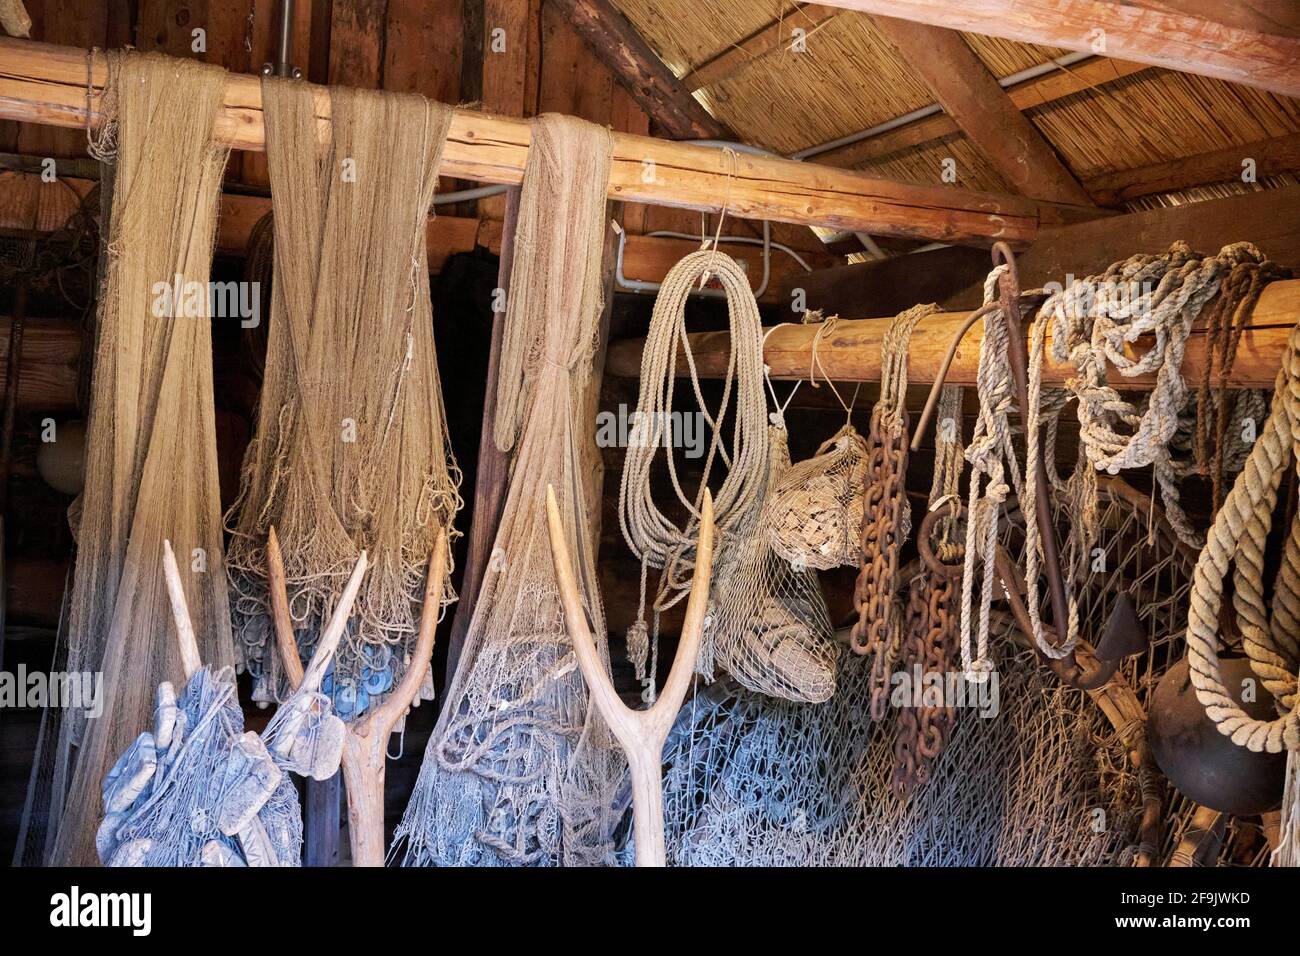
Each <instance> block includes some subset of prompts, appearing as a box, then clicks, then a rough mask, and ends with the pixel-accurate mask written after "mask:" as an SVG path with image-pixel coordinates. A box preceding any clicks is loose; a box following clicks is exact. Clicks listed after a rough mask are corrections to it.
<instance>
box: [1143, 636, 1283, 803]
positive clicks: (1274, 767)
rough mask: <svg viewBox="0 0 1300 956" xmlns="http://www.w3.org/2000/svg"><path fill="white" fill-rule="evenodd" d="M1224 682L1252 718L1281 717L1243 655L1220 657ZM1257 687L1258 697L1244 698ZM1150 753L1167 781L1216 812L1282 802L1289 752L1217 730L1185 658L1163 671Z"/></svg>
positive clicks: (1150, 722) (1150, 720)
mask: <svg viewBox="0 0 1300 956" xmlns="http://www.w3.org/2000/svg"><path fill="white" fill-rule="evenodd" d="M1219 666H1220V668H1221V670H1222V673H1223V683H1224V686H1225V687H1227V688H1228V693H1230V694H1231V695H1232V696H1233V698H1234V699H1235V700H1236V701H1237V703H1238V704H1240V705H1241V707H1242V709H1243V710H1245V711H1246V713H1248V714H1250V716H1252V717H1256V718H1259V719H1264V720H1271V719H1272V718H1274V717H1276V716H1277V712H1276V710H1275V709H1274V706H1273V697H1272V695H1271V694H1269V692H1268V691H1267V690H1265V689H1264V686H1263V684H1262V683H1261V682H1260V680H1259V678H1258V677H1256V676H1255V672H1254V671H1252V670H1251V668H1250V661H1249V660H1247V659H1246V658H1244V657H1225V658H1221V659H1220V661H1219ZM1247 687H1249V688H1253V693H1252V695H1251V696H1254V697H1255V699H1254V700H1252V701H1244V700H1242V695H1243V690H1244V689H1245V688H1247ZM1147 740H1148V742H1149V744H1150V747H1151V755H1152V756H1153V757H1154V758H1155V761H1156V764H1157V765H1159V767H1160V769H1161V770H1162V771H1163V772H1164V774H1165V776H1166V777H1168V778H1169V781H1170V782H1171V783H1172V784H1173V785H1174V786H1175V787H1177V788H1178V790H1179V791H1180V792H1181V793H1182V794H1183V795H1184V796H1186V797H1187V798H1188V799H1190V800H1194V801H1195V802H1196V803H1198V804H1200V805H1201V806H1205V807H1209V808H1210V809H1212V810H1220V811H1222V812H1224V813H1232V814H1238V815H1241V816H1252V815H1255V814H1259V813H1264V812H1266V811H1268V810H1275V809H1277V808H1278V807H1279V806H1280V805H1281V803H1282V784H1283V777H1284V775H1285V771H1286V754H1285V753H1277V754H1270V753H1254V752H1252V751H1250V750H1247V749H1246V748H1245V747H1239V746H1237V745H1236V744H1234V743H1233V742H1232V740H1231V739H1230V738H1228V737H1226V736H1224V735H1223V734H1221V733H1219V730H1218V728H1217V727H1215V725H1214V723H1213V722H1212V721H1211V720H1210V718H1209V717H1207V716H1206V714H1205V708H1204V707H1203V706H1202V705H1201V702H1200V701H1199V700H1197V699H1196V691H1195V689H1194V688H1193V687H1192V682H1191V679H1190V677H1189V668H1188V662H1187V659H1186V658H1184V659H1183V660H1181V661H1179V662H1178V663H1177V664H1175V665H1174V666H1173V667H1171V668H1169V670H1168V671H1166V672H1165V675H1164V676H1163V677H1161V678H1160V682H1159V683H1158V684H1157V685H1156V689H1155V693H1154V694H1153V695H1152V699H1151V703H1150V708H1149V716H1148V717H1147Z"/></svg>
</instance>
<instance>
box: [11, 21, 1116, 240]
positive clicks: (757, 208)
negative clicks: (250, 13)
mask: <svg viewBox="0 0 1300 956" xmlns="http://www.w3.org/2000/svg"><path fill="white" fill-rule="evenodd" d="M86 57H87V51H85V50H81V49H77V48H73V47H62V46H54V45H50V44H43V43H34V42H31V41H27V40H14V39H0V119H11V120H19V121H23V122H30V123H44V124H48V125H53V126H67V127H84V126H85V125H86V121H87V118H86V109H87V97H86V92H87V87H86V74H87V70H86ZM106 75H107V66H106V64H105V62H104V58H103V57H102V56H100V57H96V58H95V62H94V65H93V69H92V70H91V83H92V84H93V87H94V89H93V91H92V96H91V98H90V109H91V111H92V112H91V117H90V120H91V122H92V123H98V122H100V120H101V118H102V117H101V116H100V115H99V113H98V110H99V95H98V92H99V90H100V89H101V88H102V85H103V83H104V82H105V80H106ZM313 90H314V91H315V93H316V112H317V117H318V120H319V122H320V124H321V128H322V135H328V132H329V113H330V104H329V96H328V91H327V89H326V88H325V87H319V86H318V87H313ZM225 103H226V109H225V112H224V113H223V114H222V115H221V116H220V117H219V118H218V121H217V136H218V137H219V138H220V139H221V140H222V141H224V142H227V143H229V144H230V145H231V146H233V147H234V148H236V149H245V150H261V149H263V148H264V147H265V132H266V131H265V127H264V126H263V121H262V92H261V81H260V80H259V79H258V78H257V77H254V76H244V75H241V74H231V75H230V77H229V81H228V83H227V86H226V97H225ZM613 139H614V161H613V165H612V168H611V171H610V184H609V195H610V197H611V198H613V199H622V200H626V201H630V202H642V203H652V204H656V205H661V206H675V207H680V208H687V209H699V210H704V211H707V212H720V211H721V210H722V209H723V208H724V207H725V208H726V209H727V212H728V214H729V215H733V216H739V217H741V218H746V219H768V220H773V221H776V222H789V223H796V224H799V225H810V226H813V225H815V226H825V227H828V228H832V229H842V230H848V231H866V232H870V233H872V234H874V235H884V236H900V237H910V238H918V239H933V240H941V241H946V242H973V243H981V244H985V243H991V242H993V241H996V240H998V239H1003V240H1006V241H1008V242H1011V243H1026V242H1030V241H1032V240H1033V238H1034V236H1035V235H1036V234H1037V232H1038V229H1039V226H1040V224H1041V225H1057V224H1060V223H1062V222H1069V221H1076V220H1077V219H1078V218H1080V217H1082V218H1091V217H1095V216H1096V215H1099V213H1098V212H1097V211H1096V210H1087V209H1084V210H1080V209H1079V208H1078V207H1074V206H1063V205H1059V204H1053V203H1041V202H1035V201H1033V200H1029V199H1025V198H1023V197H1020V196H1009V195H1005V194H1000V193H978V192H971V191H968V190H962V189H955V188H949V187H943V186H922V185H916V184H911V183H902V182H896V181H893V180H888V179H880V178H877V177H873V176H868V175H865V174H863V173H858V172H854V171H852V170H844V169H836V168H832V167H828V166H821V165H817V164H812V163H800V162H794V161H792V160H787V159H777V158H771V157H766V156H753V155H749V154H745V153H730V154H728V153H724V152H722V151H720V150H716V149H707V148H705V147H701V146H692V145H689V144H686V143H673V142H668V141H666V140H660V139H654V138H652V137H648V136H634V135H631V134H627V133H618V132H615V133H614V134H613ZM529 142H530V126H529V123H528V121H527V120H522V119H513V118H509V117H503V116H491V115H488V114H485V113H475V112H470V111H468V110H457V111H456V115H455V118H454V119H453V121H452V124H451V130H450V132H449V134H448V140H447V148H446V151H445V152H444V154H443V163H442V172H443V174H444V175H446V176H451V177H456V178H459V179H468V180H475V181H478V182H485V183H506V184H515V183H518V182H520V181H521V180H522V178H523V172H524V162H525V160H526V158H527V155H528V145H529Z"/></svg>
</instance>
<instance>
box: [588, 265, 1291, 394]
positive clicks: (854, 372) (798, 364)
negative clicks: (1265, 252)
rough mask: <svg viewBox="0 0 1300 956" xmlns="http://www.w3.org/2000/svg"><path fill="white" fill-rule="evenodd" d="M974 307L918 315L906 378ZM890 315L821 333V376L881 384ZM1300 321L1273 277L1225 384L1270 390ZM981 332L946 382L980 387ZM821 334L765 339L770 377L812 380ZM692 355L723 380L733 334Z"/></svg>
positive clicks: (698, 341) (694, 339)
mask: <svg viewBox="0 0 1300 956" xmlns="http://www.w3.org/2000/svg"><path fill="white" fill-rule="evenodd" d="M969 314H970V313H969V312H942V313H938V314H936V315H934V316H930V317H927V318H925V319H922V320H921V324H920V325H919V326H917V332H918V333H921V334H918V335H915V336H913V337H912V344H911V347H910V349H909V350H908V354H907V365H908V379H909V380H910V381H911V382H912V383H914V384H918V385H919V384H923V383H928V382H933V381H934V380H935V377H936V376H937V375H938V374H939V369H940V366H941V364H942V361H943V357H944V354H945V353H946V352H947V350H948V347H949V345H950V343H951V342H952V340H953V337H954V336H955V335H956V334H957V331H958V330H959V329H960V327H961V325H962V324H963V323H964V322H965V320H966V318H967V317H968V316H969ZM892 321H893V319H892V318H874V319H850V320H845V321H841V322H839V323H838V324H837V325H836V326H835V328H834V329H832V330H831V332H830V334H829V335H826V336H825V337H823V339H822V340H821V342H820V343H819V344H818V348H817V359H818V362H819V363H820V368H821V369H822V374H823V375H825V376H827V377H829V378H831V379H834V380H836V381H846V382H877V381H879V380H880V355H881V345H882V343H883V341H884V337H885V332H886V330H887V329H888V328H889V326H890V324H891V322H892ZM1298 321H1300V280H1290V281H1285V282H1275V283H1273V284H1272V285H1271V286H1269V287H1268V288H1267V289H1265V290H1264V294H1263V295H1262V296H1260V300H1259V304H1258V305H1257V306H1256V308H1255V314H1254V318H1253V320H1252V322H1251V324H1250V326H1248V327H1247V329H1246V330H1245V331H1244V332H1243V333H1242V336H1241V343H1240V346H1239V348H1238V351H1237V358H1236V362H1235V363H1234V364H1233V367H1232V373H1231V375H1230V376H1229V381H1228V384H1229V386H1230V387H1232V388H1272V387H1273V385H1274V384H1275V380H1276V378H1277V372H1278V368H1279V367H1280V366H1281V363H1282V355H1283V352H1284V350H1285V348H1286V344H1287V340H1288V339H1289V338H1290V337H1291V332H1292V330H1293V329H1294V328H1295V325H1296V323H1297V322H1298ZM982 334H983V329H982V324H981V323H978V322H977V323H976V324H975V327H974V328H972V329H971V330H970V332H969V333H967V335H966V337H965V338H964V339H962V344H961V346H960V347H959V348H958V350H957V354H956V357H955V358H954V360H953V363H952V366H951V367H950V369H949V371H948V377H947V381H948V382H949V383H950V384H953V385H974V384H976V373H977V371H978V368H979V350H980V341H981V338H982ZM816 335H817V326H815V325H796V324H793V323H791V324H787V325H783V326H777V327H776V328H775V329H773V330H772V331H771V332H770V333H769V334H767V336H766V337H765V339H764V343H765V344H764V346H763V362H764V363H765V364H766V365H767V366H768V368H769V370H770V375H771V376H772V378H776V379H790V380H793V379H803V378H807V377H808V369H809V367H810V363H811V361H812V343H813V338H814V337H815V336H816ZM689 338H690V347H691V354H692V356H693V357H694V368H695V371H696V374H698V375H700V376H703V377H707V378H721V377H722V376H724V375H726V374H727V366H728V359H729V350H730V342H729V333H727V332H697V333H693V334H691V335H690V336H689ZM1150 342H1151V337H1149V336H1144V337H1143V338H1142V339H1141V340H1140V341H1139V345H1138V347H1136V348H1132V347H1130V348H1129V349H1128V350H1127V354H1129V355H1130V356H1132V357H1136V356H1139V355H1141V354H1143V353H1144V352H1145V351H1146V350H1147V349H1148V348H1149V347H1150ZM1206 342H1207V336H1206V335H1205V330H1204V329H1194V330H1193V332H1192V334H1191V336H1190V337H1189V338H1188V341H1187V349H1186V352H1185V353H1184V358H1183V375H1184V376H1185V377H1186V378H1188V379H1189V380H1191V381H1199V380H1200V376H1201V374H1202V373H1203V371H1204V369H1205V366H1206V363H1207V362H1212V361H1213V355H1212V354H1211V353H1210V350H1209V349H1208V348H1207V345H1206ZM643 343H644V340H642V339H627V340H624V341H621V342H616V343H614V344H613V345H611V346H610V350H609V362H608V370H609V372H610V373H611V374H613V375H624V376H635V375H639V374H640V370H641V350H642V348H643ZM1050 347H1051V343H1050V340H1049V343H1048V348H1049V352H1048V356H1049V357H1048V358H1047V360H1046V361H1045V363H1044V365H1043V384H1044V385H1048V386H1055V385H1064V384H1065V383H1066V382H1067V381H1068V380H1069V379H1072V378H1075V377H1076V376H1077V375H1078V373H1077V372H1076V371H1075V369H1074V367H1073V366H1072V365H1069V364H1061V363H1057V362H1055V361H1053V360H1052V359H1051V358H1050V354H1051V353H1050ZM678 358H679V361H678V364H677V368H678V371H679V372H680V374H682V375H687V374H689V366H688V364H687V362H686V360H685V357H684V353H682V354H681V355H679V356H678ZM1113 381H1114V382H1115V383H1116V384H1118V383H1120V382H1122V383H1123V384H1122V387H1123V388H1125V389H1132V390H1135V391H1136V390H1149V389H1151V388H1152V387H1153V386H1154V385H1155V376H1154V375H1143V376H1135V377H1133V378H1121V377H1120V376H1119V375H1115V376H1114V379H1113Z"/></svg>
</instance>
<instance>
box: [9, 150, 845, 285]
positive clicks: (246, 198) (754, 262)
mask: <svg viewBox="0 0 1300 956" xmlns="http://www.w3.org/2000/svg"><path fill="white" fill-rule="evenodd" d="M94 186H95V182H94V180H90V179H81V178H74V177H69V176H61V177H60V178H59V179H58V180H57V181H56V182H44V181H42V180H41V177H40V176H38V175H36V174H35V173H25V172H16V171H3V172H0V230H13V231H16V232H22V233H32V232H41V233H49V232H54V231H55V230H57V229H60V228H62V227H63V226H64V224H66V223H67V221H68V219H69V217H71V216H72V215H73V214H74V213H76V211H77V209H78V208H79V206H80V204H81V201H82V199H83V198H84V197H85V196H86V194H87V193H89V192H90V190H91V189H92V188H94ZM270 209H271V200H270V199H269V198H267V197H265V196H250V195H244V194H241V193H225V194H224V195H223V196H222V197H221V214H220V216H219V217H218V219H217V238H216V248H217V251H218V252H220V253H223V254H225V255H231V256H243V255H244V254H245V252H246V251H247V248H248V239H249V234H250V233H251V232H252V229H253V226H254V225H255V224H256V223H257V221H258V220H259V219H261V218H262V217H263V216H264V215H266V213H267V212H268V211H270ZM425 239H426V244H427V248H428V255H429V272H430V273H431V274H434V275H436V274H438V273H440V272H442V270H443V268H444V267H445V266H446V263H447V260H448V259H449V258H450V257H451V256H453V255H455V254H457V253H461V252H471V251H473V250H474V249H475V248H476V247H482V248H484V249H487V250H488V251H489V252H493V253H497V254H499V253H500V252H501V221H500V220H496V219H474V218H468V217H459V216H430V217H429V222H428V226H427V228H426V231H425ZM699 246H700V244H699V241H698V240H687V239H674V238H671V237H665V236H638V235H629V236H628V237H627V246H626V248H625V249H624V251H623V272H624V274H625V275H626V276H627V278H629V279H637V280H641V281H643V282H659V281H662V280H663V278H664V276H666V275H667V274H668V271H669V270H670V269H671V268H672V267H673V266H674V265H676V264H677V262H678V260H680V259H681V258H682V257H683V256H685V255H686V254H687V253H688V252H693V251H695V250H696V249H698V248H699ZM725 248H726V250H727V254H728V255H730V256H732V257H733V258H735V259H736V260H738V261H739V262H740V263H741V264H742V265H743V266H744V267H745V271H746V273H747V274H748V275H749V276H750V277H751V281H752V284H753V285H754V286H755V287H757V286H758V284H759V282H761V281H762V275H763V250H762V248H761V247H759V246H755V245H739V244H736V245H731V244H728V245H726V246H725ZM799 254H800V256H802V257H803V258H804V259H805V260H806V261H807V262H808V263H809V265H811V266H812V267H813V268H814V269H826V268H830V267H832V266H834V265H837V264H838V263H839V262H841V261H842V260H841V259H840V258H839V257H837V256H835V255H832V254H831V253H830V252H808V251H800V253H799ZM806 275H808V272H806V271H805V270H804V269H803V268H802V267H801V266H800V265H799V264H798V263H797V262H795V261H794V260H793V259H791V258H790V257H789V256H787V255H785V254H784V253H782V252H780V251H779V250H775V249H774V250H773V251H772V257H771V276H770V278H769V281H768V285H767V290H766V291H765V292H764V293H763V296H762V300H761V301H763V302H776V301H786V300H787V298H786V297H787V293H786V291H785V290H786V288H788V287H789V286H790V285H793V284H796V283H797V282H798V280H799V278H800V277H801V276H806Z"/></svg>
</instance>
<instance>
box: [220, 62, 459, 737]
mask: <svg viewBox="0 0 1300 956" xmlns="http://www.w3.org/2000/svg"><path fill="white" fill-rule="evenodd" d="M329 97H330V115H331V117H332V121H331V131H332V132H331V136H330V137H329V139H328V141H326V142H321V140H320V138H319V136H318V135H317V119H316V103H315V94H314V92H313V89H312V88H311V87H308V86H307V85H305V84H303V83H300V82H295V81H291V80H280V79H276V78H270V77H268V78H265V79H264V80H263V82H262V102H263V109H264V113H265V117H266V133H267V160H268V164H269V168H270V176H271V192H272V195H273V197H274V201H275V217H274V228H275V243H274V254H275V270H274V287H273V290H272V303H271V317H270V330H269V341H268V346H267V355H266V374H265V378H264V381H263V385H262V397H261V407H260V411H259V417H258V423H257V433H256V436H255V438H254V440H253V441H252V443H251V444H250V445H249V448H248V451H247V454H246V456H245V459H244V470H243V480H242V487H241V491H240V495H239V499H238V500H237V501H236V503H235V504H234V505H233V506H232V508H231V510H230V512H229V514H228V515H227V523H228V526H229V528H230V531H231V535H232V537H231V546H230V554H229V557H228V564H229V567H230V580H231V586H232V588H233V589H234V592H235V594H236V599H235V608H234V609H235V619H236V633H237V635H238V637H239V646H240V649H241V651H242V655H243V661H244V663H245V665H246V666H247V667H248V669H249V670H250V671H251V673H252V675H253V678H254V699H255V700H259V701H269V700H274V699H276V697H277V696H278V694H279V692H280V691H282V690H283V689H284V688H282V687H281V682H280V676H281V674H282V667H281V664H280V662H279V661H278V659H277V657H276V653H275V641H274V638H273V628H272V627H271V623H270V619H269V613H268V608H269V605H268V593H267V578H266V574H267V563H266V538H267V531H268V529H269V528H270V527H272V526H274V527H275V529H276V533H277V535H278V537H279V540H280V545H281V549H282V551H283V553H284V565H285V572H286V577H287V584H288V592H289V608H290V613H291V615H292V617H293V622H294V628H295V635H296V637H297V640H298V644H299V650H300V652H301V654H302V656H303V657H304V659H306V658H307V657H308V656H310V653H311V648H312V645H313V643H314V642H315V640H316V638H317V635H318V634H319V632H320V630H321V627H322V625H323V624H324V622H325V620H326V619H327V618H328V616H329V614H330V613H331V611H332V609H333V602H334V600H335V599H336V595H337V594H338V593H340V591H341V589H342V585H343V582H344V581H345V580H346V578H347V576H348V574H349V573H350V572H351V570H352V567H353V565H354V564H355V562H356V559H357V556H358V554H359V552H360V551H362V550H363V549H364V550H365V551H366V552H367V553H368V554H369V557H370V570H369V572H368V573H367V574H366V577H365V580H364V582H363V584H362V587H361V592H360V594H359V595H358V596H357V601H356V608H355V610H354V612H353V617H352V621H351V623H350V625H349V629H348V633H347V635H346V636H345V638H344V640H343V642H342V643H341V644H340V646H339V649H338V653H337V657H336V658H335V662H334V671H333V674H332V677H331V678H329V679H328V680H327V683H326V684H325V685H324V687H323V690H325V692H326V693H329V694H330V695H331V696H332V697H333V702H334V708H335V712H336V713H337V714H338V715H339V716H340V717H342V718H344V719H350V718H354V717H357V716H359V715H360V714H362V713H364V712H365V711H366V710H367V708H368V707H370V706H372V705H374V704H377V703H378V702H379V700H381V699H382V698H383V696H384V695H385V694H386V693H387V692H388V690H389V689H390V688H391V687H392V686H393V685H394V684H395V683H397V682H399V681H400V680H401V677H402V674H403V673H404V672H405V669H406V666H407V658H408V656H409V653H410V650H411V645H412V643H413V640H414V635H415V632H416V622H417V617H416V614H417V612H416V610H415V609H416V608H418V607H419V605H420V600H421V595H422V589H423V587H424V575H425V568H426V566H427V565H428V561H429V554H430V552H431V550H432V549H433V547H434V543H435V542H436V541H437V540H438V538H439V537H440V536H441V535H442V534H443V533H444V529H446V528H448V527H449V526H450V524H451V522H452V519H453V517H454V516H455V513H456V511H457V509H458V508H459V507H460V498H459V494H458V491H457V485H458V483H459V473H458V471H457V470H456V465H455V462H454V460H453V459H452V455H451V449H450V444H449V441H448V436H447V427H446V419H445V415H444V410H443V404H442V390H441V385H440V383H439V379H438V363H437V354H436V352H435V349H434V340H433V325H432V309H431V306H430V300H429V284H428V280H427V278H426V277H427V275H428V262H427V259H426V249H425V232H426V220H427V217H428V210H429V208H430V204H431V202H432V199H433V195H434V192H435V190H436V188H437V183H438V167H439V164H440V162H441V158H442V151H443V147H444V145H445V143H446V137H447V128H448V125H449V123H450V122H451V115H452V111H451V109H450V108H449V107H446V106H443V105H441V104H438V103H434V102H431V101H429V100H426V99H425V98H424V97H422V96H419V95H416V94H410V95H405V94H404V95H397V94H392V93H378V92H371V91H358V90H350V89H343V88H333V89H331V90H330V91H329ZM453 597H454V595H453V594H452V593H451V591H450V586H448V590H447V592H446V594H445V595H444V602H446V601H450V600H452V599H453ZM432 694H433V686H432V683H431V681H430V680H429V679H428V677H427V675H426V678H425V685H424V690H423V692H422V695H421V696H422V697H425V698H427V697H431V696H432Z"/></svg>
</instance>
